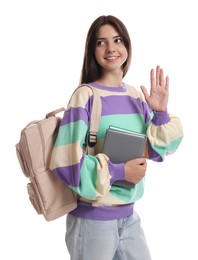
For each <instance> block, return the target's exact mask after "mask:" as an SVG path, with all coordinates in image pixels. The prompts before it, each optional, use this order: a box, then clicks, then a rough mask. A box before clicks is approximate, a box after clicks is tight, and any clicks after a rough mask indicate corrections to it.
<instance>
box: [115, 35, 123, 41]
mask: <svg viewBox="0 0 198 260" xmlns="http://www.w3.org/2000/svg"><path fill="white" fill-rule="evenodd" d="M115 43H123V40H122V37H120V36H119V37H116V38H115Z"/></svg>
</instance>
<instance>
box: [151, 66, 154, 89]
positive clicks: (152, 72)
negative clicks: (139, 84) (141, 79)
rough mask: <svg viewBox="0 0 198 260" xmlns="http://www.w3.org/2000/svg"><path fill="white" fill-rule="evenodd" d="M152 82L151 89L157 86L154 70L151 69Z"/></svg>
mask: <svg viewBox="0 0 198 260" xmlns="http://www.w3.org/2000/svg"><path fill="white" fill-rule="evenodd" d="M150 81H151V88H152V87H153V86H154V85H155V76H154V69H151V72H150Z"/></svg>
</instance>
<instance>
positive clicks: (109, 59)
mask: <svg viewBox="0 0 198 260" xmlns="http://www.w3.org/2000/svg"><path fill="white" fill-rule="evenodd" d="M95 57H96V60H97V62H98V63H99V65H100V66H101V67H102V69H103V72H104V73H105V72H113V73H115V72H119V73H120V72H121V71H122V65H123V63H124V62H125V61H126V60H127V57H128V53H127V49H126V47H125V46H124V43H123V41H122V37H121V36H120V35H119V34H118V33H117V31H116V30H115V29H114V27H113V26H111V25H109V24H106V25H103V26H101V27H100V29H99V31H98V35H97V40H96V47H95Z"/></svg>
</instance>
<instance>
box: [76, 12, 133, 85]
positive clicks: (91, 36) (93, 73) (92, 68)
mask: <svg viewBox="0 0 198 260" xmlns="http://www.w3.org/2000/svg"><path fill="white" fill-rule="evenodd" d="M105 24H109V25H111V26H113V27H114V29H115V30H116V31H117V32H118V34H119V36H121V37H122V40H123V44H124V46H125V47H126V49H127V52H128V57H127V60H126V61H125V62H124V64H123V65H122V70H123V77H124V76H125V75H126V73H127V71H128V69H129V66H130V64H131V57H132V47H131V40H130V37H129V33H128V31H127V29H126V27H125V25H124V24H123V23H122V22H121V21H120V20H119V19H118V18H116V17H115V16H112V15H107V16H105V15H102V16H99V17H98V18H97V19H96V20H95V21H94V22H93V23H92V25H91V26H90V28H89V31H88V33H87V38H86V42H85V52H84V59H83V66H82V71H81V78H80V83H89V82H93V81H95V80H97V79H98V78H99V77H100V76H101V67H100V66H99V64H98V62H97V61H96V58H95V47H96V40H97V34H98V31H99V29H100V27H101V26H103V25H105Z"/></svg>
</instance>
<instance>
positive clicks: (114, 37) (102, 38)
mask: <svg viewBox="0 0 198 260" xmlns="http://www.w3.org/2000/svg"><path fill="white" fill-rule="evenodd" d="M118 37H121V36H120V35H116V36H113V39H116V38H118ZM106 39H107V38H104V37H101V38H97V39H96V40H97V41H98V40H106Z"/></svg>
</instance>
